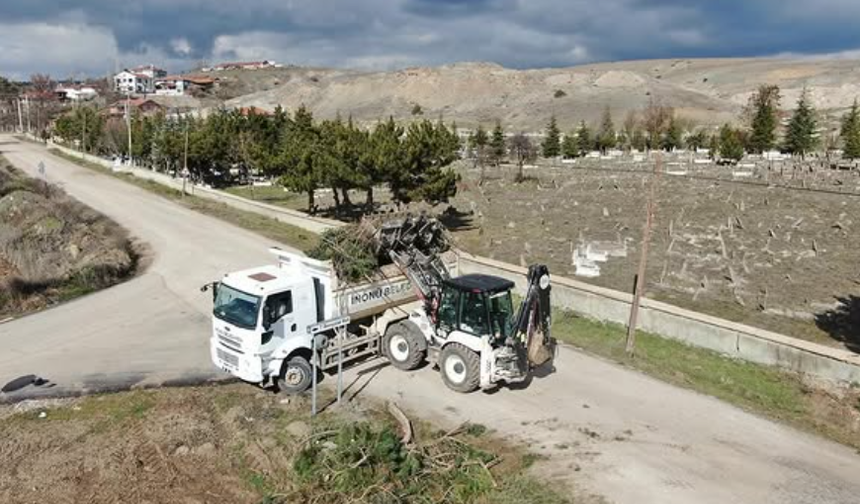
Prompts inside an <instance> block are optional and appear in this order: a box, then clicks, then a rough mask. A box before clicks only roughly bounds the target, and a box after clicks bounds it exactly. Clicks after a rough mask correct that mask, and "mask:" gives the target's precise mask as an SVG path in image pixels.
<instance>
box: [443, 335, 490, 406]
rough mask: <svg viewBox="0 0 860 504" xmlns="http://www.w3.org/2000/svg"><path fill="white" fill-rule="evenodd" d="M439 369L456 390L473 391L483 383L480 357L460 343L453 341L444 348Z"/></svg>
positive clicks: (447, 382) (449, 385)
mask: <svg viewBox="0 0 860 504" xmlns="http://www.w3.org/2000/svg"><path fill="white" fill-rule="evenodd" d="M439 371H441V372H442V381H444V382H445V385H447V386H448V388H449V389H451V390H454V391H456V392H461V393H464V394H465V393H469V392H473V391H475V390H477V389H478V386H479V385H480V383H481V359H480V357H479V356H478V354H476V353H475V352H473V351H472V350H470V349H468V348H467V347H466V346H464V345H461V344H459V343H451V344H449V345H446V346H445V347H444V348H443V349H442V354H441V355H440V356H439Z"/></svg>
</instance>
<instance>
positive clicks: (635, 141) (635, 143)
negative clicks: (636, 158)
mask: <svg viewBox="0 0 860 504" xmlns="http://www.w3.org/2000/svg"><path fill="white" fill-rule="evenodd" d="M630 146H631V147H632V148H634V149H636V150H637V151H639V152H643V151H644V150H645V149H647V148H648V138H647V137H646V136H645V132H644V131H643V130H642V128H636V129H635V130H634V131H633V137H632V138H631V139H630Z"/></svg>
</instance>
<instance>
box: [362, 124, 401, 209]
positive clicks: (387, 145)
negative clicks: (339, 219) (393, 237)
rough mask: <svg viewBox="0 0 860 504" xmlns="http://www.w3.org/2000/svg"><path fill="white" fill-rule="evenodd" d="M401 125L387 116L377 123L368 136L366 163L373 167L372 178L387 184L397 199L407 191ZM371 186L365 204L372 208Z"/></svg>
mask: <svg viewBox="0 0 860 504" xmlns="http://www.w3.org/2000/svg"><path fill="white" fill-rule="evenodd" d="M402 138H403V127H401V126H399V125H398V124H397V123H395V122H394V118H392V117H389V118H388V121H386V122H383V123H379V124H377V125H376V128H375V129H374V130H373V133H372V134H371V137H370V151H369V155H368V163H367V165H369V166H372V167H374V170H375V174H374V179H375V180H377V181H378V182H384V183H386V184H388V188H389V189H390V190H391V193H392V194H393V195H394V196H395V199H397V197H398V196H400V195H403V196H404V197H405V194H406V191H407V187H406V186H407V183H406V173H405V172H406V169H405V166H404V160H403V153H402V151H403V148H402V145H401V144H402ZM373 205H374V202H373V187H372V186H371V187H370V188H368V190H367V206H368V209H372V208H373Z"/></svg>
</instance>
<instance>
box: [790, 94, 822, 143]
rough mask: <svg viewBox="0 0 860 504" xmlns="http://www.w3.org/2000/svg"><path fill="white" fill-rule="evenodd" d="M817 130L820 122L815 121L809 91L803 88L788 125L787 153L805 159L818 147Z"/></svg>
mask: <svg viewBox="0 0 860 504" xmlns="http://www.w3.org/2000/svg"><path fill="white" fill-rule="evenodd" d="M817 129H818V121H817V120H816V119H815V109H814V108H813V107H812V104H811V103H810V102H809V91H808V90H807V89H806V88H803V92H802V93H801V94H800V99H799V100H798V101H797V109H796V110H795V111H794V115H792V116H791V122H789V124H788V131H787V132H786V136H785V151H786V152H789V153H791V154H799V155H800V157H801V159H802V158H803V157H805V156H806V154H808V153H809V152H811V151H813V150H815V148H816V147H817V146H818V137H817V132H816V130H817Z"/></svg>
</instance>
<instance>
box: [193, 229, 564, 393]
mask: <svg viewBox="0 0 860 504" xmlns="http://www.w3.org/2000/svg"><path fill="white" fill-rule="evenodd" d="M398 239H399V238H398ZM409 250H413V251H414V253H412V254H410V253H405V252H404V249H403V247H400V248H399V250H397V251H393V252H394V253H392V254H391V255H392V257H393V258H394V262H395V264H392V265H388V267H387V268H383V269H382V270H380V272H379V274H378V275H376V277H375V278H374V279H369V280H368V281H365V282H362V283H356V284H352V285H345V284H344V282H341V281H339V278H338V276H337V274H336V273H335V271H334V269H333V268H332V265H331V263H329V262H324V261H318V260H315V259H310V258H307V257H302V256H299V255H297V254H293V253H289V252H286V251H283V250H280V249H271V252H272V253H273V254H274V255H275V256H276V258H277V262H276V263H275V264H272V265H268V266H262V267H257V268H252V269H247V270H243V271H237V272H235V273H229V274H227V275H225V276H224V277H223V278H222V279H221V280H220V281H218V282H213V283H212V284H209V285H207V286H205V287H204V290H206V289H210V288H211V289H212V291H213V300H214V309H213V315H212V324H213V328H212V336H211V358H212V362H213V363H214V364H215V365H216V366H217V367H219V368H221V369H222V370H224V371H226V372H228V373H230V374H232V375H234V376H236V377H238V378H240V379H242V380H245V381H247V382H253V383H258V384H260V385H263V386H267V385H276V386H277V387H278V388H279V389H280V390H281V391H284V392H286V393H299V392H302V391H304V390H306V389H307V388H308V387H309V386H310V384H311V381H312V364H311V363H312V359H316V364H317V366H318V367H319V369H321V370H322V371H327V370H332V369H334V368H335V367H336V366H337V364H338V359H343V360H342V363H344V364H346V363H351V362H354V361H357V360H361V359H367V358H369V357H373V356H378V355H380V356H384V357H386V358H388V359H389V361H390V362H391V364H392V365H393V366H395V367H397V368H399V369H403V370H411V369H415V368H417V367H419V366H420V365H421V364H422V363H423V362H424V361H425V360H426V359H428V358H429V359H431V360H432V361H435V363H436V364H438V367H439V370H440V372H441V374H442V378H443V381H444V382H445V384H446V385H447V386H448V387H449V388H451V389H453V390H455V391H458V392H471V391H473V390H475V389H477V388H479V387H480V388H489V387H492V386H494V385H496V384H498V383H501V382H507V383H515V382H521V381H523V380H525V379H526V378H528V376H529V374H530V373H531V371H532V370H533V369H534V367H536V366H538V365H543V364H545V363H546V362H547V361H548V360H550V359H551V358H552V354H553V353H554V352H553V351H554V348H555V341H554V340H553V339H552V338H551V337H550V335H549V290H550V286H549V274H548V272H547V271H546V268H545V267H543V266H541V267H532V269H531V271H530V274H529V286H528V289H527V293H526V296H525V299H524V300H523V302H522V304H521V305H520V307H519V310H517V311H515V310H514V307H513V300H512V296H511V291H512V289H513V287H514V283H513V282H511V281H509V280H506V279H503V278H499V277H494V276H489V275H464V276H459V277H451V272H452V271H454V270H455V269H456V255H455V254H453V253H451V252H446V253H443V254H433V256H432V257H428V256H425V255H422V254H421V252H420V251H418V250H417V249H411V248H410V249H409ZM343 316H348V317H349V324H348V326H347V327H346V334H345V336H344V335H341V336H340V337H336V335H335V333H334V331H333V330H328V331H325V330H323V331H322V332H321V333H320V334H321V335H322V338H321V339H322V341H321V343H320V342H319V339H320V336H319V335H315V334H313V329H312V328H313V327H314V326H316V327H317V328H319V327H320V325H322V326H325V322H326V321H330V320H335V319H337V318H339V317H343ZM321 323H322V324H321ZM315 338H317V341H318V343H317V349H318V351H317V352H316V353H315V352H314V351H313V350H312V348H313V347H312V345H313V342H314V339H315Z"/></svg>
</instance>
